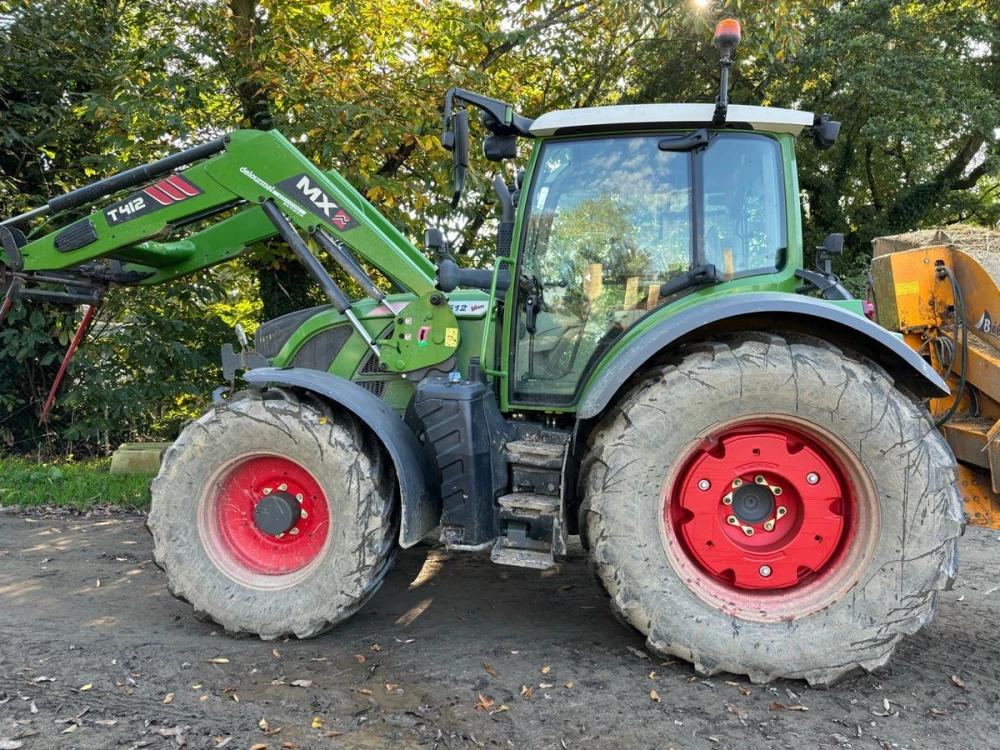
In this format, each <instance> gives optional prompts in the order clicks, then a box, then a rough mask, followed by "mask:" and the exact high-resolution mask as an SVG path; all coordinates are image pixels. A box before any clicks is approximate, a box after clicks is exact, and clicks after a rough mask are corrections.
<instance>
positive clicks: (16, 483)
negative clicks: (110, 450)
mask: <svg viewBox="0 0 1000 750" xmlns="http://www.w3.org/2000/svg"><path fill="white" fill-rule="evenodd" d="M110 466H111V459H91V460H87V461H58V462H51V463H50V462H38V461H32V460H30V459H26V458H15V457H7V458H0V506H11V505H18V506H21V507H38V506H42V505H62V506H68V507H72V508H78V509H85V508H90V507H93V506H97V505H118V506H122V507H129V508H148V507H149V488H148V485H149V480H150V479H151V477H152V475H150V474H126V475H117V474H111V473H110V471H109V468H110Z"/></svg>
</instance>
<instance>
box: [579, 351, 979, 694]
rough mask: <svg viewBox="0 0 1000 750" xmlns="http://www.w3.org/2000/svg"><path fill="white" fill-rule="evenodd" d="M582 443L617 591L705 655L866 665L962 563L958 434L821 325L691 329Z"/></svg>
mask: <svg viewBox="0 0 1000 750" xmlns="http://www.w3.org/2000/svg"><path fill="white" fill-rule="evenodd" d="M590 447H591V450H590V453H589V456H588V458H587V460H586V461H585V464H584V467H583V470H582V472H581V481H582V487H581V489H582V492H583V494H584V504H583V519H582V520H583V521H584V529H585V531H584V533H585V534H586V535H587V537H588V540H589V544H590V549H591V551H590V554H591V559H592V561H593V563H594V565H595V567H596V570H597V573H598V575H599V577H600V579H601V580H602V582H603V583H604V585H605V587H606V589H607V590H608V592H609V593H610V595H611V599H612V606H613V607H614V608H615V610H616V612H617V613H618V614H619V616H620V617H622V618H623V619H625V620H627V621H628V622H629V623H631V624H632V625H633V626H635V627H636V628H638V629H639V630H640V631H641V632H643V633H644V634H646V635H647V638H648V646H649V647H650V648H651V649H652V650H653V651H655V652H658V653H661V654H673V655H677V656H680V657H683V658H685V659H688V660H690V661H691V662H693V663H694V665H695V667H696V669H698V670H699V671H700V672H703V673H706V674H711V673H714V672H717V671H727V672H733V673H740V674H747V675H749V676H750V677H751V679H753V680H755V681H768V680H771V679H774V678H777V677H792V678H803V679H806V680H808V681H809V682H810V683H812V684H829V683H831V682H833V681H835V680H836V679H838V678H840V677H843V676H844V675H846V674H848V673H850V672H853V671H857V670H859V669H866V670H869V671H870V670H873V669H875V668H877V667H879V666H882V665H883V664H885V663H886V661H887V660H888V659H889V656H890V655H891V653H892V650H893V648H894V647H895V645H896V643H897V642H898V641H899V639H900V638H902V636H903V635H906V634H909V633H913V632H915V631H916V630H917V629H919V628H920V627H921V626H922V625H924V624H926V623H927V622H928V621H929V620H930V618H931V617H932V615H933V611H934V603H935V596H936V592H937V591H938V590H940V589H942V588H945V587H947V586H948V585H950V583H951V581H952V579H953V577H954V574H955V568H956V541H955V540H956V538H957V537H958V536H959V535H960V534H961V532H962V524H963V520H962V519H963V512H962V505H961V500H960V497H959V494H958V491H957V489H956V486H955V461H954V458H953V457H952V455H951V452H950V450H949V449H948V447H947V445H946V444H945V442H944V441H943V439H942V438H941V436H940V434H939V433H938V432H937V431H935V430H934V427H933V424H932V423H931V421H930V419H929V418H928V416H927V413H926V411H925V410H924V408H923V407H922V406H921V405H920V404H919V402H916V401H915V400H914V399H913V398H912V397H911V396H909V395H908V394H906V393H904V392H902V391H900V390H898V389H897V388H895V387H894V385H893V383H892V381H891V380H890V379H889V377H888V376H887V375H886V374H885V372H884V371H883V370H881V369H880V368H879V367H878V366H877V365H875V364H873V363H871V362H868V361H864V360H862V359H861V358H857V357H852V356H848V355H846V354H844V353H842V352H840V351H838V350H836V349H834V348H833V347H830V346H828V345H826V344H824V343H822V342H819V341H816V340H812V339H800V340H794V341H787V340H785V339H782V338H779V337H777V336H771V335H767V334H747V335H744V336H741V337H738V338H735V339H733V340H731V341H729V342H726V343H721V342H720V343H710V344H703V345H699V346H697V347H694V348H693V349H691V350H689V351H688V352H686V353H685V354H684V355H683V356H682V357H680V358H679V359H678V361H677V362H676V363H675V364H671V365H667V366H663V367H661V368H658V369H655V370H653V371H651V372H649V373H648V374H647V375H646V376H645V377H644V378H643V379H642V380H641V381H640V382H639V383H638V385H636V386H635V387H634V388H633V389H632V390H631V391H630V392H629V393H627V394H626V395H625V396H624V397H623V398H622V400H621V401H620V403H619V404H618V406H617V407H616V408H615V409H614V410H613V411H612V412H611V413H609V414H608V415H607V416H606V417H605V419H604V420H603V422H602V423H601V424H600V425H599V427H598V428H597V429H596V430H595V432H594V433H593V435H592V436H591V440H590Z"/></svg>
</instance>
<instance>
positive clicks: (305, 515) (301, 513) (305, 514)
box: [299, 510, 309, 518]
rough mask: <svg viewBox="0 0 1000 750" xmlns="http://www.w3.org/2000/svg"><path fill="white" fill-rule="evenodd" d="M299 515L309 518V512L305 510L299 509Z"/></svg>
mask: <svg viewBox="0 0 1000 750" xmlns="http://www.w3.org/2000/svg"><path fill="white" fill-rule="evenodd" d="M299 517H300V518H309V514H308V513H306V512H305V510H300V511H299Z"/></svg>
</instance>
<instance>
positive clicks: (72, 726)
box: [61, 724, 76, 734]
mask: <svg viewBox="0 0 1000 750" xmlns="http://www.w3.org/2000/svg"><path fill="white" fill-rule="evenodd" d="M75 731H76V724H70V725H69V726H68V727H66V728H65V729H64V730H62V732H61V734H69V733H70V732H75Z"/></svg>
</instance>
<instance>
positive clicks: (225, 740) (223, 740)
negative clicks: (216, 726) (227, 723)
mask: <svg viewBox="0 0 1000 750" xmlns="http://www.w3.org/2000/svg"><path fill="white" fill-rule="evenodd" d="M232 741H233V737H232V735H230V736H229V737H216V738H215V746H216V747H225V746H226V745H228V744H229V743H230V742H232Z"/></svg>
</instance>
